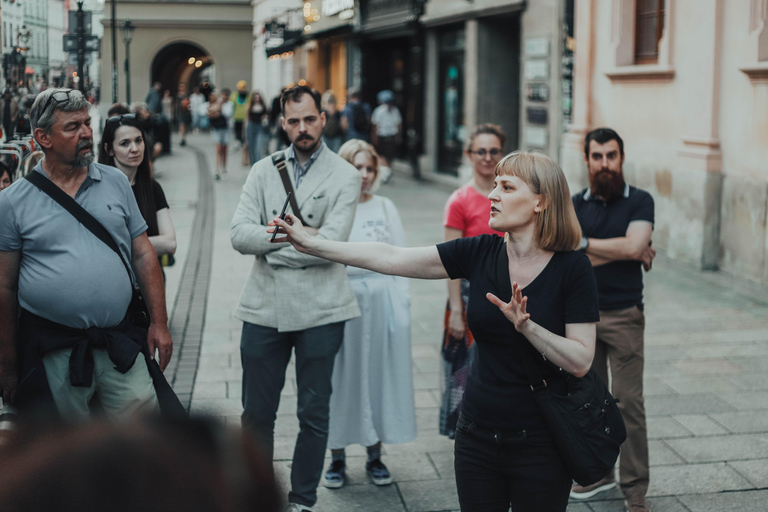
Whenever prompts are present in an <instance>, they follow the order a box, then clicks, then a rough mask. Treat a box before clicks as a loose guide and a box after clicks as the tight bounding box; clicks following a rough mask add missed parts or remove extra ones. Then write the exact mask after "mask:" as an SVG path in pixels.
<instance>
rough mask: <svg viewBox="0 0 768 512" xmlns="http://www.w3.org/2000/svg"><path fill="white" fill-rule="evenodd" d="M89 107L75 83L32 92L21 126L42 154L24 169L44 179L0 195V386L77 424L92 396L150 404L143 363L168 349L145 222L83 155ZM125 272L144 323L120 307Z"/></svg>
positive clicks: (127, 195)
mask: <svg viewBox="0 0 768 512" xmlns="http://www.w3.org/2000/svg"><path fill="white" fill-rule="evenodd" d="M90 106H91V105H90V103H88V101H86V100H85V98H83V95H82V94H81V93H80V92H79V91H76V90H71V89H49V90H47V91H44V92H43V93H41V94H40V95H38V97H37V99H36V100H35V103H34V104H33V105H32V108H31V110H30V122H31V125H32V129H33V133H34V136H35V139H36V141H37V143H38V145H39V147H40V148H41V149H42V151H43V152H44V153H45V158H44V159H43V160H42V161H41V162H40V163H39V164H38V165H37V166H36V167H35V169H34V171H33V172H32V175H35V174H36V175H37V176H36V177H37V180H38V181H39V182H42V185H36V184H33V181H32V180H28V179H22V180H18V181H17V182H16V183H14V184H13V185H12V186H11V187H9V188H8V189H6V190H5V191H4V192H3V194H0V394H2V398H3V400H4V401H5V402H10V403H13V402H14V401H16V399H17V398H18V402H19V405H20V406H27V407H28V408H31V407H32V406H35V407H41V408H43V409H45V410H46V411H54V412H58V414H60V415H61V416H63V417H65V418H67V419H75V420H77V419H84V418H86V417H88V416H89V415H90V414H91V412H92V410H93V408H94V406H95V404H98V409H99V410H101V411H103V412H104V413H105V414H106V415H107V416H108V417H112V418H116V417H122V416H125V415H126V414H129V413H132V412H134V411H136V410H139V409H141V410H148V409H150V410H151V409H155V408H156V406H157V396H156V393H155V390H154V387H153V380H152V378H151V377H150V373H149V371H148V368H149V365H151V364H154V363H153V362H152V361H151V359H152V358H153V357H154V356H155V353H156V351H157V352H159V365H160V368H165V366H166V365H167V364H168V361H169V360H170V357H171V352H172V340H171V335H170V333H169V332H168V327H167V313H166V307H165V293H164V290H163V278H162V274H161V273H160V267H159V266H158V262H157V256H156V255H155V251H154V250H153V249H152V245H151V244H150V242H149V239H148V238H147V235H146V229H147V225H146V223H145V222H144V219H143V218H142V216H141V213H140V211H139V209H138V206H137V205H136V200H135V199H134V195H133V193H132V192H131V187H130V185H129V183H128V180H127V178H126V177H125V175H124V174H123V173H122V172H120V171H119V170H117V169H115V168H114V167H109V166H106V165H101V164H97V163H93V132H92V130H91V118H90V115H89V109H90ZM45 180H48V182H49V183H47V182H46V181H45ZM50 183H52V184H53V185H54V186H55V187H51V188H52V191H53V193H58V194H61V193H62V192H63V194H61V195H62V196H63V197H64V199H67V200H68V198H66V196H64V194H65V195H68V196H69V197H70V198H72V199H74V201H75V202H76V203H77V204H78V205H79V206H80V207H82V208H83V209H85V210H86V212H88V213H89V214H90V215H91V216H93V217H94V218H95V219H96V220H97V221H98V223H100V224H101V225H102V226H103V227H104V228H105V229H106V231H107V232H108V235H109V236H111V238H112V239H113V240H114V243H115V244H116V247H117V248H118V249H119V254H118V253H117V252H116V251H115V250H113V249H111V248H110V247H109V246H108V245H107V244H106V243H104V242H103V241H102V240H100V239H99V238H97V236H95V235H94V234H93V233H92V232H91V231H90V230H89V229H87V228H86V227H85V226H84V225H83V224H81V223H80V222H79V221H78V220H77V219H76V218H75V217H74V216H73V215H71V214H70V213H68V212H67V211H66V210H65V209H64V208H63V206H62V205H61V204H59V203H58V202H57V201H55V200H54V199H53V198H52V196H49V195H48V194H47V193H44V192H43V188H44V186H50ZM134 280H135V281H136V282H138V284H139V286H140V288H141V291H142V292H143V293H144V297H145V298H146V301H147V304H148V307H149V312H150V318H151V323H150V325H149V328H148V331H143V330H142V329H140V328H139V327H137V326H135V325H133V323H132V321H131V320H130V319H129V318H128V316H127V314H126V313H127V309H128V305H129V303H130V302H131V298H132V295H133V285H132V283H133V282H134ZM140 354H144V355H143V356H142V357H139V355H140Z"/></svg>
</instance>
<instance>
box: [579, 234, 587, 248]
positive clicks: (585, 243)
mask: <svg viewBox="0 0 768 512" xmlns="http://www.w3.org/2000/svg"><path fill="white" fill-rule="evenodd" d="M587 247H589V238H587V237H585V236H582V237H581V245H580V246H579V250H580V251H581V252H587Z"/></svg>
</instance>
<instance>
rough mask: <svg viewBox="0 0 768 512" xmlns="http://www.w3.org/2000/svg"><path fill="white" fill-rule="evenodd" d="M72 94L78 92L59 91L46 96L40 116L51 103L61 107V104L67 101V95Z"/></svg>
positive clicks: (69, 90) (70, 90)
mask: <svg viewBox="0 0 768 512" xmlns="http://www.w3.org/2000/svg"><path fill="white" fill-rule="evenodd" d="M73 92H77V93H79V92H80V91H76V90H75V89H60V90H58V91H56V92H54V93H53V94H51V95H50V96H48V101H46V102H45V106H44V107H43V110H41V111H40V115H42V114H43V113H44V112H45V111H47V110H48V107H49V106H50V104H51V102H52V101H55V102H56V103H55V104H56V105H61V104H62V103H66V102H67V101H69V95H70V94H72V93H73Z"/></svg>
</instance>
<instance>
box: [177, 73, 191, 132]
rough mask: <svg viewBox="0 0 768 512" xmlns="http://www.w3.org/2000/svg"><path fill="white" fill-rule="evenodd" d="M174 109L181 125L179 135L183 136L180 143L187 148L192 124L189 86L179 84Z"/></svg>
mask: <svg viewBox="0 0 768 512" xmlns="http://www.w3.org/2000/svg"><path fill="white" fill-rule="evenodd" d="M174 107H175V108H174V113H175V115H176V122H177V123H179V135H181V142H179V145H181V146H186V145H187V132H188V131H189V125H190V124H192V114H191V113H190V111H189V95H188V94H187V84H185V83H183V82H182V83H180V84H179V93H178V94H177V95H176V102H175V104H174Z"/></svg>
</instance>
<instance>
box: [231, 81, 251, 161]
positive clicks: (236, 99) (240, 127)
mask: <svg viewBox="0 0 768 512" xmlns="http://www.w3.org/2000/svg"><path fill="white" fill-rule="evenodd" d="M247 86H248V84H247V83H246V81H245V80H240V81H239V82H237V93H236V94H235V95H234V96H232V97H231V98H230V101H231V102H232V106H233V107H234V110H233V111H232V121H233V123H234V124H233V127H234V130H235V140H236V141H237V144H235V146H236V147H237V148H241V147H243V146H245V144H246V140H245V130H244V127H245V118H246V117H247V116H248V105H249V104H250V102H251V95H250V94H248V89H247Z"/></svg>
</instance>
